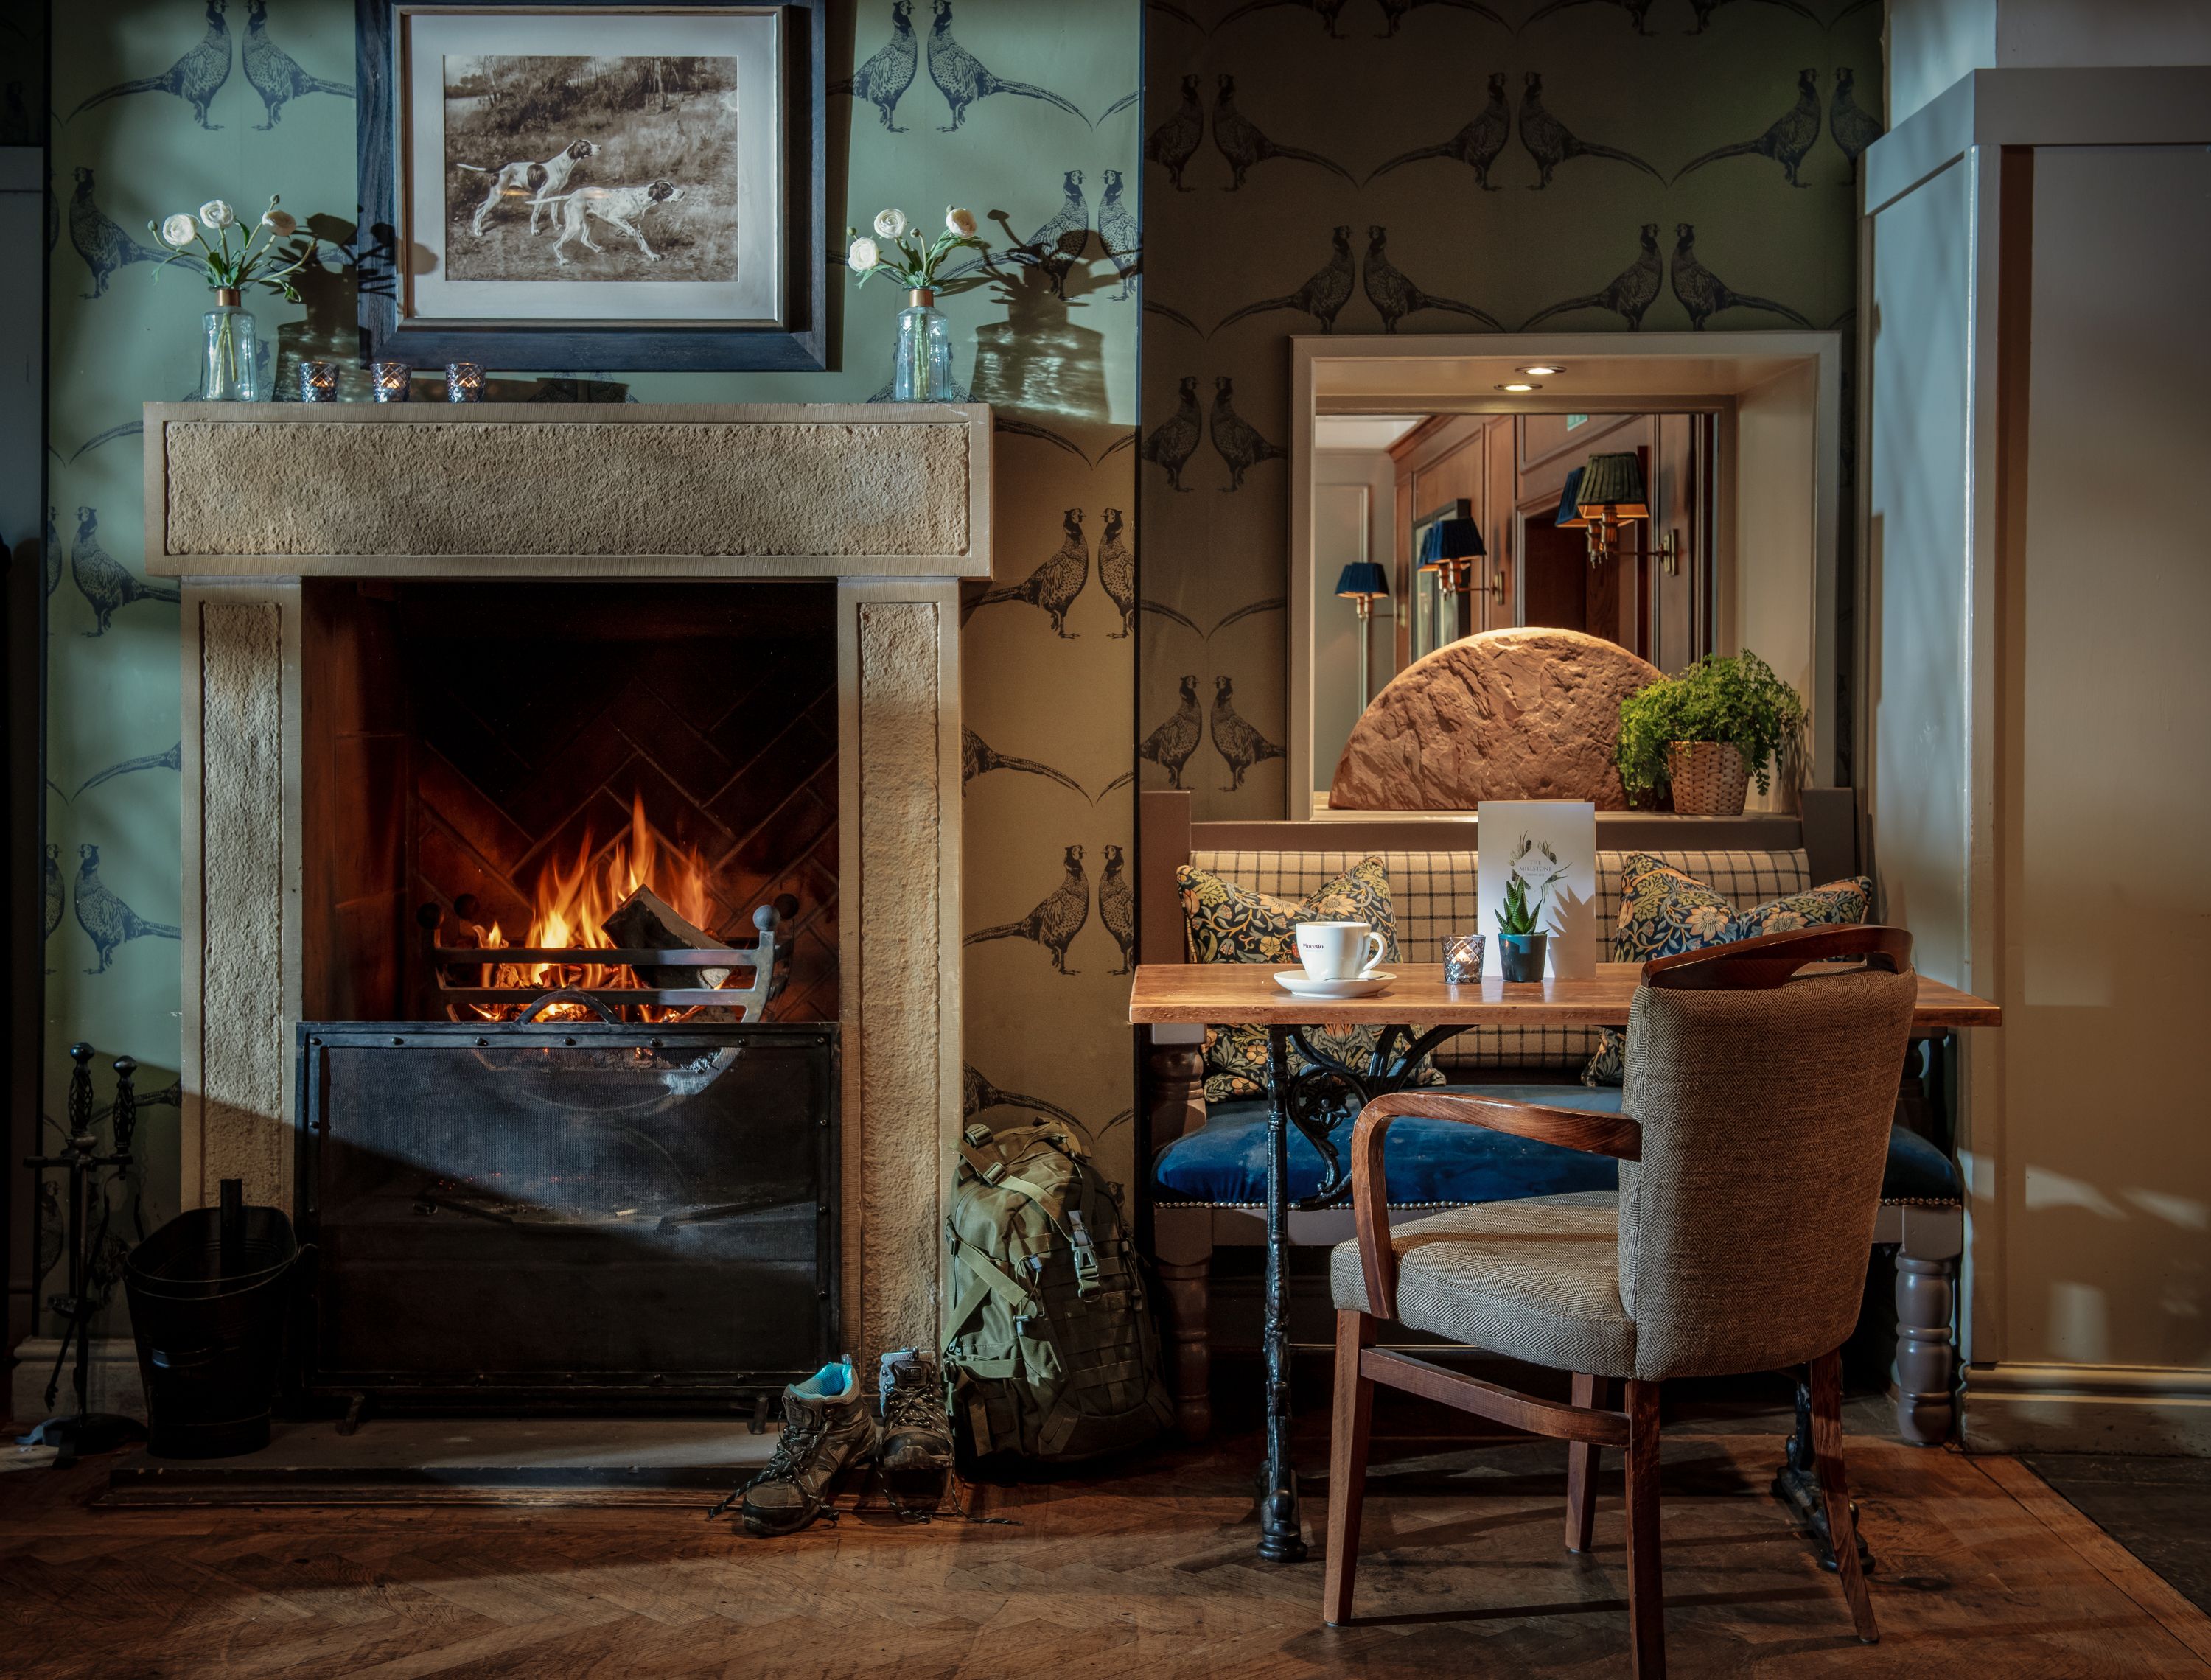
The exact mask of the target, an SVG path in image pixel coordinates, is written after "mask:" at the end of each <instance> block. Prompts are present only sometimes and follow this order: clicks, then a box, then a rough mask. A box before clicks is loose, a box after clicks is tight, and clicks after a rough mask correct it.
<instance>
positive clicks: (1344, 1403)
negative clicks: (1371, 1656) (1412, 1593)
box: [1321, 1310, 1374, 1628]
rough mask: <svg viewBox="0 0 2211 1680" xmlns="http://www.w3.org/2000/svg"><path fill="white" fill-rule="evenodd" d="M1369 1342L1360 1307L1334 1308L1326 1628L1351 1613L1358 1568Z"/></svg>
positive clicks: (1370, 1401) (1370, 1408)
mask: <svg viewBox="0 0 2211 1680" xmlns="http://www.w3.org/2000/svg"><path fill="white" fill-rule="evenodd" d="M1372 1345H1374V1320H1372V1319H1371V1318H1369V1317H1367V1315H1366V1314H1364V1313H1361V1312H1356V1311H1342V1310H1339V1311H1338V1312H1337V1314H1336V1416H1335V1418H1334V1420H1333V1421H1332V1423H1331V1424H1330V1432H1329V1449H1328V1556H1327V1558H1326V1559H1325V1561H1324V1564H1323V1568H1324V1570H1325V1571H1326V1574H1324V1577H1323V1582H1322V1588H1321V1619H1322V1620H1324V1622H1326V1623H1328V1625H1329V1626H1330V1627H1331V1628H1340V1627H1342V1625H1343V1624H1344V1623H1347V1622H1348V1621H1349V1620H1350V1619H1351V1585H1352V1579H1353V1577H1354V1575H1356V1574H1358V1572H1359V1516H1360V1508H1361V1507H1362V1506H1363V1505H1364V1504H1365V1503H1366V1441H1367V1433H1368V1430H1369V1429H1370V1428H1371V1427H1372V1423H1373V1420H1374V1384H1373V1383H1372V1381H1370V1380H1369V1379H1367V1378H1366V1377H1365V1376H1363V1375H1360V1369H1359V1355H1360V1351H1361V1350H1362V1349H1365V1348H1369V1347H1372Z"/></svg>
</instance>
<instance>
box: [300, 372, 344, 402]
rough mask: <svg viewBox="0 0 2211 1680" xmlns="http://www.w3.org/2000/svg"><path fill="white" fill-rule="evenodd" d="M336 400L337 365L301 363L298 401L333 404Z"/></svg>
mask: <svg viewBox="0 0 2211 1680" xmlns="http://www.w3.org/2000/svg"><path fill="white" fill-rule="evenodd" d="M337 400H338V365H337V364H336V362H301V363H300V402H336V401H337Z"/></svg>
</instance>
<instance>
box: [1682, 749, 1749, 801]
mask: <svg viewBox="0 0 2211 1680" xmlns="http://www.w3.org/2000/svg"><path fill="white" fill-rule="evenodd" d="M1667 769H1668V773H1669V775H1670V776H1671V777H1672V779H1673V783H1674V810H1675V813H1676V814H1678V815H1680V816H1684V817H1740V816H1741V815H1742V802H1743V798H1744V796H1745V795H1747V794H1748V792H1749V790H1750V772H1749V771H1748V769H1747V768H1745V766H1744V764H1743V762H1742V753H1740V752H1737V751H1735V744H1734V743H1733V742H1732V741H1724V740H1677V741H1675V742H1674V743H1673V745H1672V746H1670V747H1669V748H1668V749H1667Z"/></svg>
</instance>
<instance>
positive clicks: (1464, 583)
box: [1420, 513, 1489, 595]
mask: <svg viewBox="0 0 2211 1680" xmlns="http://www.w3.org/2000/svg"><path fill="white" fill-rule="evenodd" d="M1488 552H1489V551H1488V550H1487V548H1485V547H1482V543H1481V525H1480V524H1479V523H1476V522H1475V519H1474V518H1473V517H1471V515H1470V514H1467V513H1454V514H1450V515H1447V516H1446V517H1444V518H1441V519H1436V520H1431V521H1430V522H1429V523H1428V524H1427V525H1426V526H1425V527H1423V528H1422V529H1421V531H1420V570H1421V571H1433V572H1434V573H1435V574H1436V582H1437V583H1439V585H1440V586H1441V587H1442V589H1443V592H1444V593H1445V595H1457V594H1458V593H1459V592H1461V591H1462V590H1469V589H1472V588H1473V586H1474V563H1475V561H1476V560H1478V559H1481V558H1482V557H1483V556H1484V555H1485V554H1487V553H1488Z"/></svg>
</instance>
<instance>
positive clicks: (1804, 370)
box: [1721, 365, 1834, 808]
mask: <svg viewBox="0 0 2211 1680" xmlns="http://www.w3.org/2000/svg"><path fill="white" fill-rule="evenodd" d="M1819 378H1820V375H1819V369H1818V367H1817V366H1815V365H1804V366H1798V367H1796V368H1795V369H1792V370H1791V371H1790V372H1787V373H1784V374H1783V375H1782V376H1781V377H1780V378H1778V379H1769V380H1767V381H1766V383H1765V384H1762V385H1756V386H1754V387H1752V388H1751V389H1750V390H1747V391H1745V392H1743V393H1742V396H1739V397H1738V398H1736V399H1735V569H1734V588H1733V590H1732V598H1733V600H1734V601H1735V624H1734V626H1733V628H1734V638H1733V645H1734V646H1735V647H1737V648H1748V649H1749V650H1751V651H1752V652H1754V653H1755V654H1756V655H1757V656H1759V657H1760V659H1762V660H1764V661H1765V662H1766V663H1767V664H1768V665H1771V666H1772V668H1773V670H1774V674H1776V675H1777V676H1778V677H1780V678H1781V679H1782V680H1784V682H1786V683H1788V684H1789V685H1790V686H1791V687H1793V688H1795V689H1796V692H1798V693H1799V694H1802V696H1803V697H1804V698H1805V703H1806V704H1808V706H1809V707H1810V708H1811V709H1812V711H1813V714H1814V716H1813V734H1814V738H1815V739H1822V740H1831V739H1832V734H1833V720H1832V719H1831V718H1829V717H1826V716H1824V710H1825V706H1826V700H1827V697H1828V696H1829V695H1830V694H1832V692H1834V690H1833V686H1832V684H1829V683H1825V682H1822V681H1821V680H1820V670H1819V650H1818V625H1817V622H1816V621H1817V619H1818V609H1817V604H1816V599H1817V598H1816V593H1815V583H1814V577H1815V574H1816V573H1817V571H1818V569H1819V566H1818V555H1819V533H1818V528H1817V511H1818V488H1819V465H1818V448H1819V423H1818V418H1817V415H1818V402H1817V398H1818V395H1819ZM1728 640H1729V638H1728V637H1727V635H1726V634H1725V633H1724V631H1723V634H1722V637H1721V641H1722V643H1723V644H1726V643H1727V642H1728ZM1823 760H1824V755H1820V754H1816V753H1815V755H1814V762H1815V763H1816V762H1822V761H1823ZM1750 799H1751V804H1752V806H1753V807H1754V808H1756V807H1767V808H1778V807H1779V806H1780V805H1781V804H1782V803H1783V795H1782V792H1781V789H1780V787H1779V785H1778V783H1777V784H1776V786H1775V788H1774V789H1773V791H1772V793H1770V794H1767V795H1760V793H1759V792H1758V790H1757V789H1755V788H1754V789H1751V794H1750Z"/></svg>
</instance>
